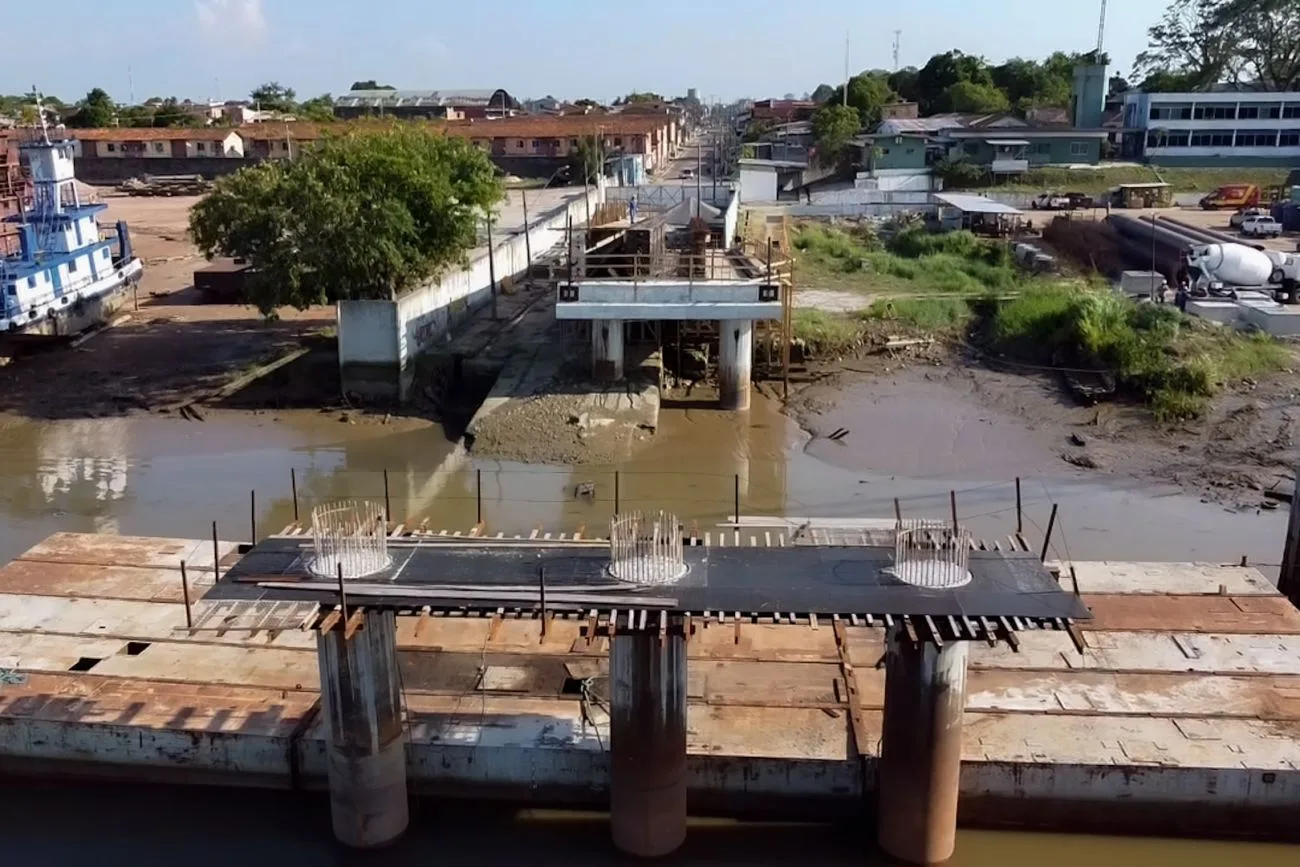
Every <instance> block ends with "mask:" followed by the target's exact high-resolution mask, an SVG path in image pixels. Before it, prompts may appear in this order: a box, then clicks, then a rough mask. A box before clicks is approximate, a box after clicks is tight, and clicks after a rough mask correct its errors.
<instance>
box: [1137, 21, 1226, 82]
mask: <svg viewBox="0 0 1300 867" xmlns="http://www.w3.org/2000/svg"><path fill="white" fill-rule="evenodd" d="M1228 5H1230V4H1225V3H1224V2H1223V0H1174V2H1173V3H1172V4H1170V6H1169V8H1168V9H1166V10H1165V14H1164V15H1163V16H1161V18H1160V20H1159V21H1157V22H1156V23H1155V24H1153V25H1152V26H1151V27H1150V28H1149V29H1148V30H1147V49H1146V50H1145V51H1143V52H1142V53H1141V54H1139V55H1138V56H1137V61H1136V63H1135V64H1134V67H1133V71H1134V72H1135V73H1137V74H1139V75H1144V76H1146V78H1147V80H1149V81H1151V82H1152V83H1153V84H1157V85H1159V84H1173V83H1176V84H1178V85H1179V86H1180V89H1185V90H1199V89H1201V88H1205V87H1209V86H1211V85H1213V84H1217V83H1218V82H1220V81H1222V80H1224V79H1225V78H1229V79H1235V78H1236V77H1237V74H1238V73H1239V72H1240V67H1241V61H1242V56H1241V53H1240V45H1241V43H1242V40H1243V38H1244V34H1243V33H1242V29H1241V26H1240V25H1239V23H1237V22H1234V21H1231V20H1228V19H1226V18H1225V17H1223V12H1224V9H1225V8H1226V6H1228ZM1143 89H1146V87H1145V82H1144V85H1143Z"/></svg>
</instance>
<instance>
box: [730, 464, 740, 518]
mask: <svg viewBox="0 0 1300 867" xmlns="http://www.w3.org/2000/svg"><path fill="white" fill-rule="evenodd" d="M731 493H732V500H733V501H734V503H735V506H736V524H737V525H739V524H740V473H736V474H735V476H733V477H732V492H731Z"/></svg>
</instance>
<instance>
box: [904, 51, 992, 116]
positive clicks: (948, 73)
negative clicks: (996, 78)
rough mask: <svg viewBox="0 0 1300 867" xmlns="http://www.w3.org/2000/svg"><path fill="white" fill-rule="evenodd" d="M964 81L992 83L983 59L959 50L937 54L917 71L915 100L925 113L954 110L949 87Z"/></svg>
mask: <svg viewBox="0 0 1300 867" xmlns="http://www.w3.org/2000/svg"><path fill="white" fill-rule="evenodd" d="M962 81H969V82H971V83H973V84H993V76H992V74H991V73H990V72H989V68H988V64H986V63H985V62H984V58H982V57H976V56H973V55H969V54H962V53H961V52H960V51H948V52H946V53H944V54H936V55H934V56H933V57H931V58H930V60H929V61H928V62H927V63H926V64H925V66H923V67H921V69H920V70H918V71H917V73H916V83H915V88H916V102H917V103H918V104H919V106H920V109H921V113H922V114H935V113H937V112H945V111H952V110H953V108H952V104H951V102H950V101H949V98H948V94H949V88H951V87H952V86H953V85H954V84H957V83H958V82H962Z"/></svg>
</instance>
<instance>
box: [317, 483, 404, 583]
mask: <svg viewBox="0 0 1300 867" xmlns="http://www.w3.org/2000/svg"><path fill="white" fill-rule="evenodd" d="M311 533H312V553H311V557H310V558H308V564H307V568H308V569H309V570H310V571H311V572H312V573H313V574H315V575H318V576H320V577H322V578H339V577H340V574H341V577H342V578H343V580H344V581H348V580H355V579H357V578H366V577H369V576H371V575H374V574H376V573H378V572H382V571H384V570H385V569H387V568H388V566H389V564H390V563H391V562H392V560H391V559H390V558H389V556H388V516H387V515H386V514H385V513H384V508H383V506H381V505H379V504H378V503H372V502H369V501H366V500H361V501H344V502H335V503H326V504H325V505H322V506H317V507H316V508H314V509H312V512H311Z"/></svg>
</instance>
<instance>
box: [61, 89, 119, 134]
mask: <svg viewBox="0 0 1300 867" xmlns="http://www.w3.org/2000/svg"><path fill="white" fill-rule="evenodd" d="M116 114H117V106H115V105H114V104H113V98H112V97H111V96H109V95H108V94H107V93H106V92H105V91H104V90H103V89H102V88H98V87H96V88H95V89H94V90H92V91H90V93H87V94H86V98H85V99H83V100H82V101H81V103H80V104H79V105H78V106H77V110H76V112H74V113H73V114H71V115H69V116H68V117H67V118H66V119H65V123H67V125H68V126H75V127H82V128H84V129H100V128H103V127H106V126H112V125H113V118H114V117H115V116H116Z"/></svg>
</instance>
